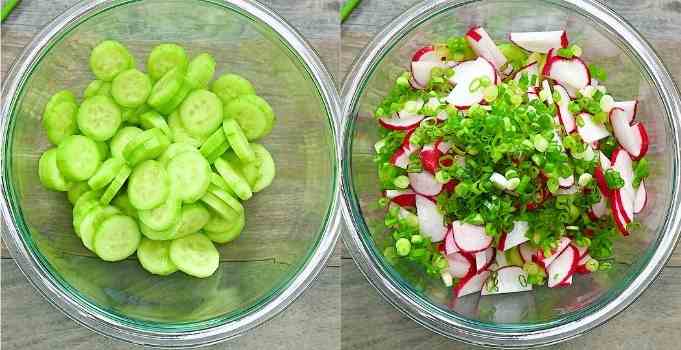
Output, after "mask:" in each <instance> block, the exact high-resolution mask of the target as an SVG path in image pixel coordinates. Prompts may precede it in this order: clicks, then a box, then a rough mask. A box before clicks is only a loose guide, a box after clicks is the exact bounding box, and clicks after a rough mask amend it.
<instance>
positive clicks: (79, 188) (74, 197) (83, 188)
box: [68, 181, 91, 205]
mask: <svg viewBox="0 0 681 350" xmlns="http://www.w3.org/2000/svg"><path fill="white" fill-rule="evenodd" d="M90 190H91V188H90V186H88V184H87V182H85V181H83V182H76V183H74V184H73V186H71V188H70V189H69V192H68V198H69V202H71V204H73V205H75V204H76V202H77V201H78V199H79V198H80V197H81V196H82V195H83V194H85V193H86V192H88V191H90Z"/></svg>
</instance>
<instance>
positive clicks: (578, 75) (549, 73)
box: [542, 50, 591, 90]
mask: <svg viewBox="0 0 681 350" xmlns="http://www.w3.org/2000/svg"><path fill="white" fill-rule="evenodd" d="M542 74H543V75H544V76H546V77H549V78H551V79H553V80H555V81H557V82H558V83H559V84H561V85H563V86H569V87H571V88H573V89H577V90H579V89H583V88H584V87H586V86H587V85H589V83H590V82H591V74H590V73H589V69H588V68H587V67H586V64H584V61H582V60H581V59H580V58H579V57H573V58H564V57H560V56H558V55H554V54H553V50H549V53H548V56H547V58H546V64H545V65H544V71H543V72H542Z"/></svg>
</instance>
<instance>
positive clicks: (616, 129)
mask: <svg viewBox="0 0 681 350" xmlns="http://www.w3.org/2000/svg"><path fill="white" fill-rule="evenodd" d="M610 123H611V124H612V130H613V133H614V134H615V138H616V139H617V142H619V143H620V145H621V146H622V147H623V148H624V149H625V150H627V152H629V154H630V155H631V156H632V157H633V158H635V159H638V158H641V157H643V156H644V155H645V153H646V152H647V151H648V132H647V131H646V129H645V127H644V126H643V124H641V123H635V124H634V125H629V115H628V114H627V112H625V111H624V110H623V109H621V108H617V107H616V108H613V109H612V110H611V111H610Z"/></svg>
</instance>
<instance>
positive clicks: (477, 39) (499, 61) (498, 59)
mask: <svg viewBox="0 0 681 350" xmlns="http://www.w3.org/2000/svg"><path fill="white" fill-rule="evenodd" d="M466 40H467V41H468V45H470V47H471V49H473V51H474V52H475V53H476V54H477V55H478V56H479V57H483V58H485V59H487V60H488V61H490V62H492V63H493V64H494V67H495V68H497V69H498V68H500V67H501V66H503V65H504V64H506V56H504V54H503V53H502V52H501V50H499V47H498V46H497V44H495V43H494V40H492V38H491V37H490V36H489V34H487V32H486V31H485V29H484V28H482V27H474V28H471V29H470V30H469V31H468V33H466ZM492 81H495V80H492Z"/></svg>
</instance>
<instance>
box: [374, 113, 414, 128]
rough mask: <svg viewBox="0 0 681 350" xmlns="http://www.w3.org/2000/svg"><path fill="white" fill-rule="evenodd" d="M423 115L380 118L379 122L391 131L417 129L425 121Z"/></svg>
mask: <svg viewBox="0 0 681 350" xmlns="http://www.w3.org/2000/svg"><path fill="white" fill-rule="evenodd" d="M423 118H424V116H422V115H411V116H406V117H400V116H396V117H391V118H386V117H382V118H378V122H379V123H380V124H381V126H383V127H384V128H386V129H390V130H409V129H412V128H415V127H417V126H418V125H419V123H420V122H421V121H422V120H423Z"/></svg>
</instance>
